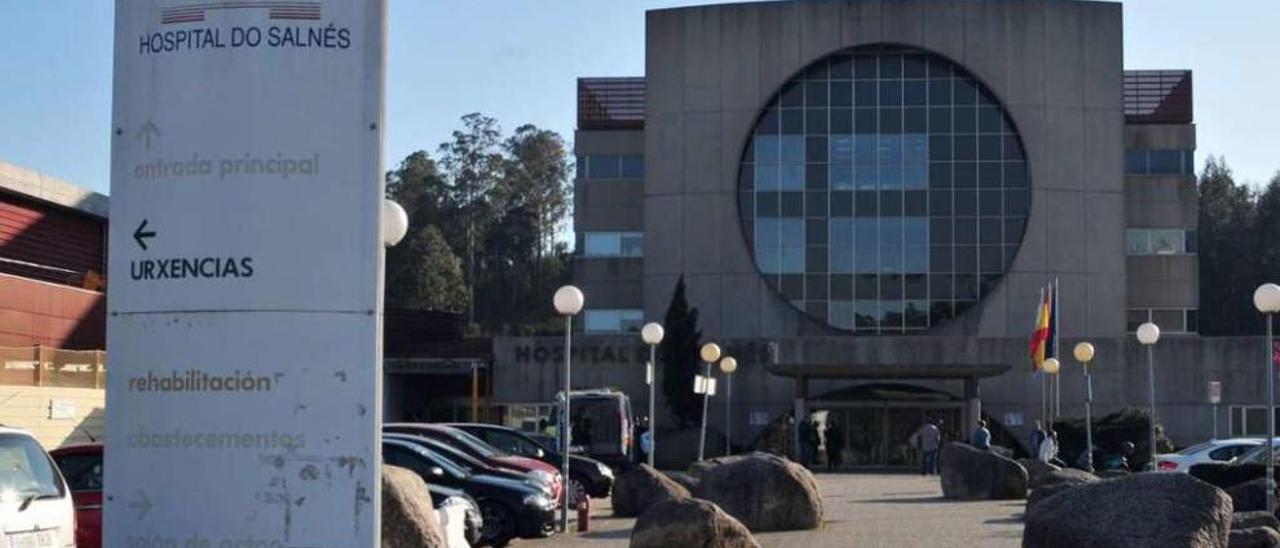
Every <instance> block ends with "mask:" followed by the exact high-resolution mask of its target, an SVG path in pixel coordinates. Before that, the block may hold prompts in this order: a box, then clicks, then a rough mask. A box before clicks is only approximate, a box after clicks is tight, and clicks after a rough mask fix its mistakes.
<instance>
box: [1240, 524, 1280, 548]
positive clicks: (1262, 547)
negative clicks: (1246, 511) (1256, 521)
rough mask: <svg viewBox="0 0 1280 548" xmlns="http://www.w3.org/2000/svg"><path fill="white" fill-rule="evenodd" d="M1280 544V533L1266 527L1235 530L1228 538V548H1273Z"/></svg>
mask: <svg viewBox="0 0 1280 548" xmlns="http://www.w3.org/2000/svg"><path fill="white" fill-rule="evenodd" d="M1277 544H1280V532H1276V530H1275V529H1272V528H1271V527H1266V526H1258V527H1249V528H1247V529H1235V530H1232V531H1231V535H1230V536H1229V537H1228V538H1227V548H1273V547H1274V546H1276V545H1277Z"/></svg>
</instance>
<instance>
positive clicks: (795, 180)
mask: <svg viewBox="0 0 1280 548" xmlns="http://www.w3.org/2000/svg"><path fill="white" fill-rule="evenodd" d="M781 168H782V169H781V174H780V178H779V179H778V188H780V189H782V190H802V189H804V164H784V165H782V166H781Z"/></svg>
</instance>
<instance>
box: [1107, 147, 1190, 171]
mask: <svg viewBox="0 0 1280 548" xmlns="http://www.w3.org/2000/svg"><path fill="white" fill-rule="evenodd" d="M1195 156H1196V151H1194V150H1181V149H1155V150H1146V149H1129V150H1126V151H1125V152H1124V171H1125V173H1128V174H1130V175H1195V174H1196V167H1195V162H1196V158H1195Z"/></svg>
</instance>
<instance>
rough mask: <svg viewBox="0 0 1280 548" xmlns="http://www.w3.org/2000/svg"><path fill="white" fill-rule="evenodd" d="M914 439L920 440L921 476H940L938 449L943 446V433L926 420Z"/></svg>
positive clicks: (914, 435) (913, 435)
mask: <svg viewBox="0 0 1280 548" xmlns="http://www.w3.org/2000/svg"><path fill="white" fill-rule="evenodd" d="M912 437H915V438H916V439H919V440H920V452H921V453H922V457H921V459H920V475H922V476H929V475H937V474H938V448H939V447H941V446H942V431H940V430H938V427H937V426H934V424H933V421H930V420H929V419H925V421H924V424H923V425H921V426H920V428H919V429H917V430H916V433H915V434H912Z"/></svg>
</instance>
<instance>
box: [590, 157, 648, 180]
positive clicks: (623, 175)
mask: <svg viewBox="0 0 1280 548" xmlns="http://www.w3.org/2000/svg"><path fill="white" fill-rule="evenodd" d="M577 170H578V173H577V176H578V178H579V179H640V178H643V177H644V156H643V155H640V154H586V155H584V154H579V155H578V165H577Z"/></svg>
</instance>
